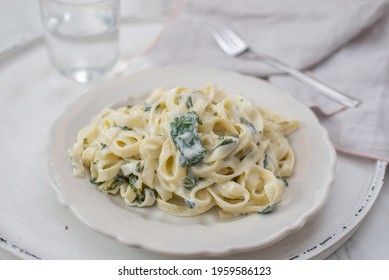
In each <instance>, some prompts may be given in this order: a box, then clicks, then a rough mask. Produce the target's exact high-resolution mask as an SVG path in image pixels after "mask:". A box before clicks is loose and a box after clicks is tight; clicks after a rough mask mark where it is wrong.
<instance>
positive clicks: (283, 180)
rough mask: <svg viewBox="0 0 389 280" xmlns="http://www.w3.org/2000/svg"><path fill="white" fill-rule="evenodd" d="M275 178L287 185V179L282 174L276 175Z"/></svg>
mask: <svg viewBox="0 0 389 280" xmlns="http://www.w3.org/2000/svg"><path fill="white" fill-rule="evenodd" d="M277 179H278V180H281V181H282V183H284V185H285V187H289V183H288V181H287V180H286V179H285V178H284V177H282V176H277Z"/></svg>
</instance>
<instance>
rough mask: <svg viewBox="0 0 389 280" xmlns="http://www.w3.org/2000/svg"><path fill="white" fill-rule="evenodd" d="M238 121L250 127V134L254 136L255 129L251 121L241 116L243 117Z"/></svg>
mask: <svg viewBox="0 0 389 280" xmlns="http://www.w3.org/2000/svg"><path fill="white" fill-rule="evenodd" d="M240 122H241V123H242V124H244V125H246V126H248V128H250V130H251V134H252V135H253V136H255V135H256V134H257V129H256V128H255V126H254V125H253V124H252V123H251V122H249V121H248V120H246V119H245V118H243V117H241V118H240Z"/></svg>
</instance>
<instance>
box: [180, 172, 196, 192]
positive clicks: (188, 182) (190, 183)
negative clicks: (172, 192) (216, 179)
mask: <svg viewBox="0 0 389 280" xmlns="http://www.w3.org/2000/svg"><path fill="white" fill-rule="evenodd" d="M196 185H197V183H196V179H195V178H194V177H193V176H191V175H188V176H186V177H185V179H184V184H183V187H184V188H185V189H187V190H189V191H190V190H192V189H193V188H194V187H196Z"/></svg>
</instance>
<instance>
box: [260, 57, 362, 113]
mask: <svg viewBox="0 0 389 280" xmlns="http://www.w3.org/2000/svg"><path fill="white" fill-rule="evenodd" d="M253 55H254V58H257V59H260V60H261V61H263V62H265V63H267V64H269V65H271V66H273V67H274V68H277V69H278V70H281V71H282V72H284V73H287V74H289V75H290V76H292V77H293V78H295V79H296V80H299V81H300V82H302V83H304V84H306V85H308V86H310V87H311V88H313V89H315V90H316V91H318V92H319V93H321V94H323V95H325V96H327V97H328V98H330V99H332V100H334V101H336V102H338V103H340V104H342V105H344V106H346V107H348V108H356V107H357V106H358V105H359V104H360V103H361V101H359V100H357V99H354V98H352V97H350V96H348V95H347V94H345V93H342V92H340V91H338V90H336V89H334V88H332V87H330V86H328V85H325V84H323V83H322V82H320V81H318V80H316V79H315V78H312V77H311V76H308V75H307V74H304V73H303V72H301V71H300V70H297V69H296V68H294V67H291V66H289V65H286V64H285V63H283V62H281V61H279V60H278V59H275V58H273V57H270V56H263V55H257V54H253Z"/></svg>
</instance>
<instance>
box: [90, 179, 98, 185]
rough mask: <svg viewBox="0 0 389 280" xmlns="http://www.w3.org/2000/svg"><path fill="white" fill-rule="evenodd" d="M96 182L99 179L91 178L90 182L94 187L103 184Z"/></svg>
mask: <svg viewBox="0 0 389 280" xmlns="http://www.w3.org/2000/svg"><path fill="white" fill-rule="evenodd" d="M96 180H97V178H90V179H89V182H91V184H94V185H101V183H99V182H96Z"/></svg>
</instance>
